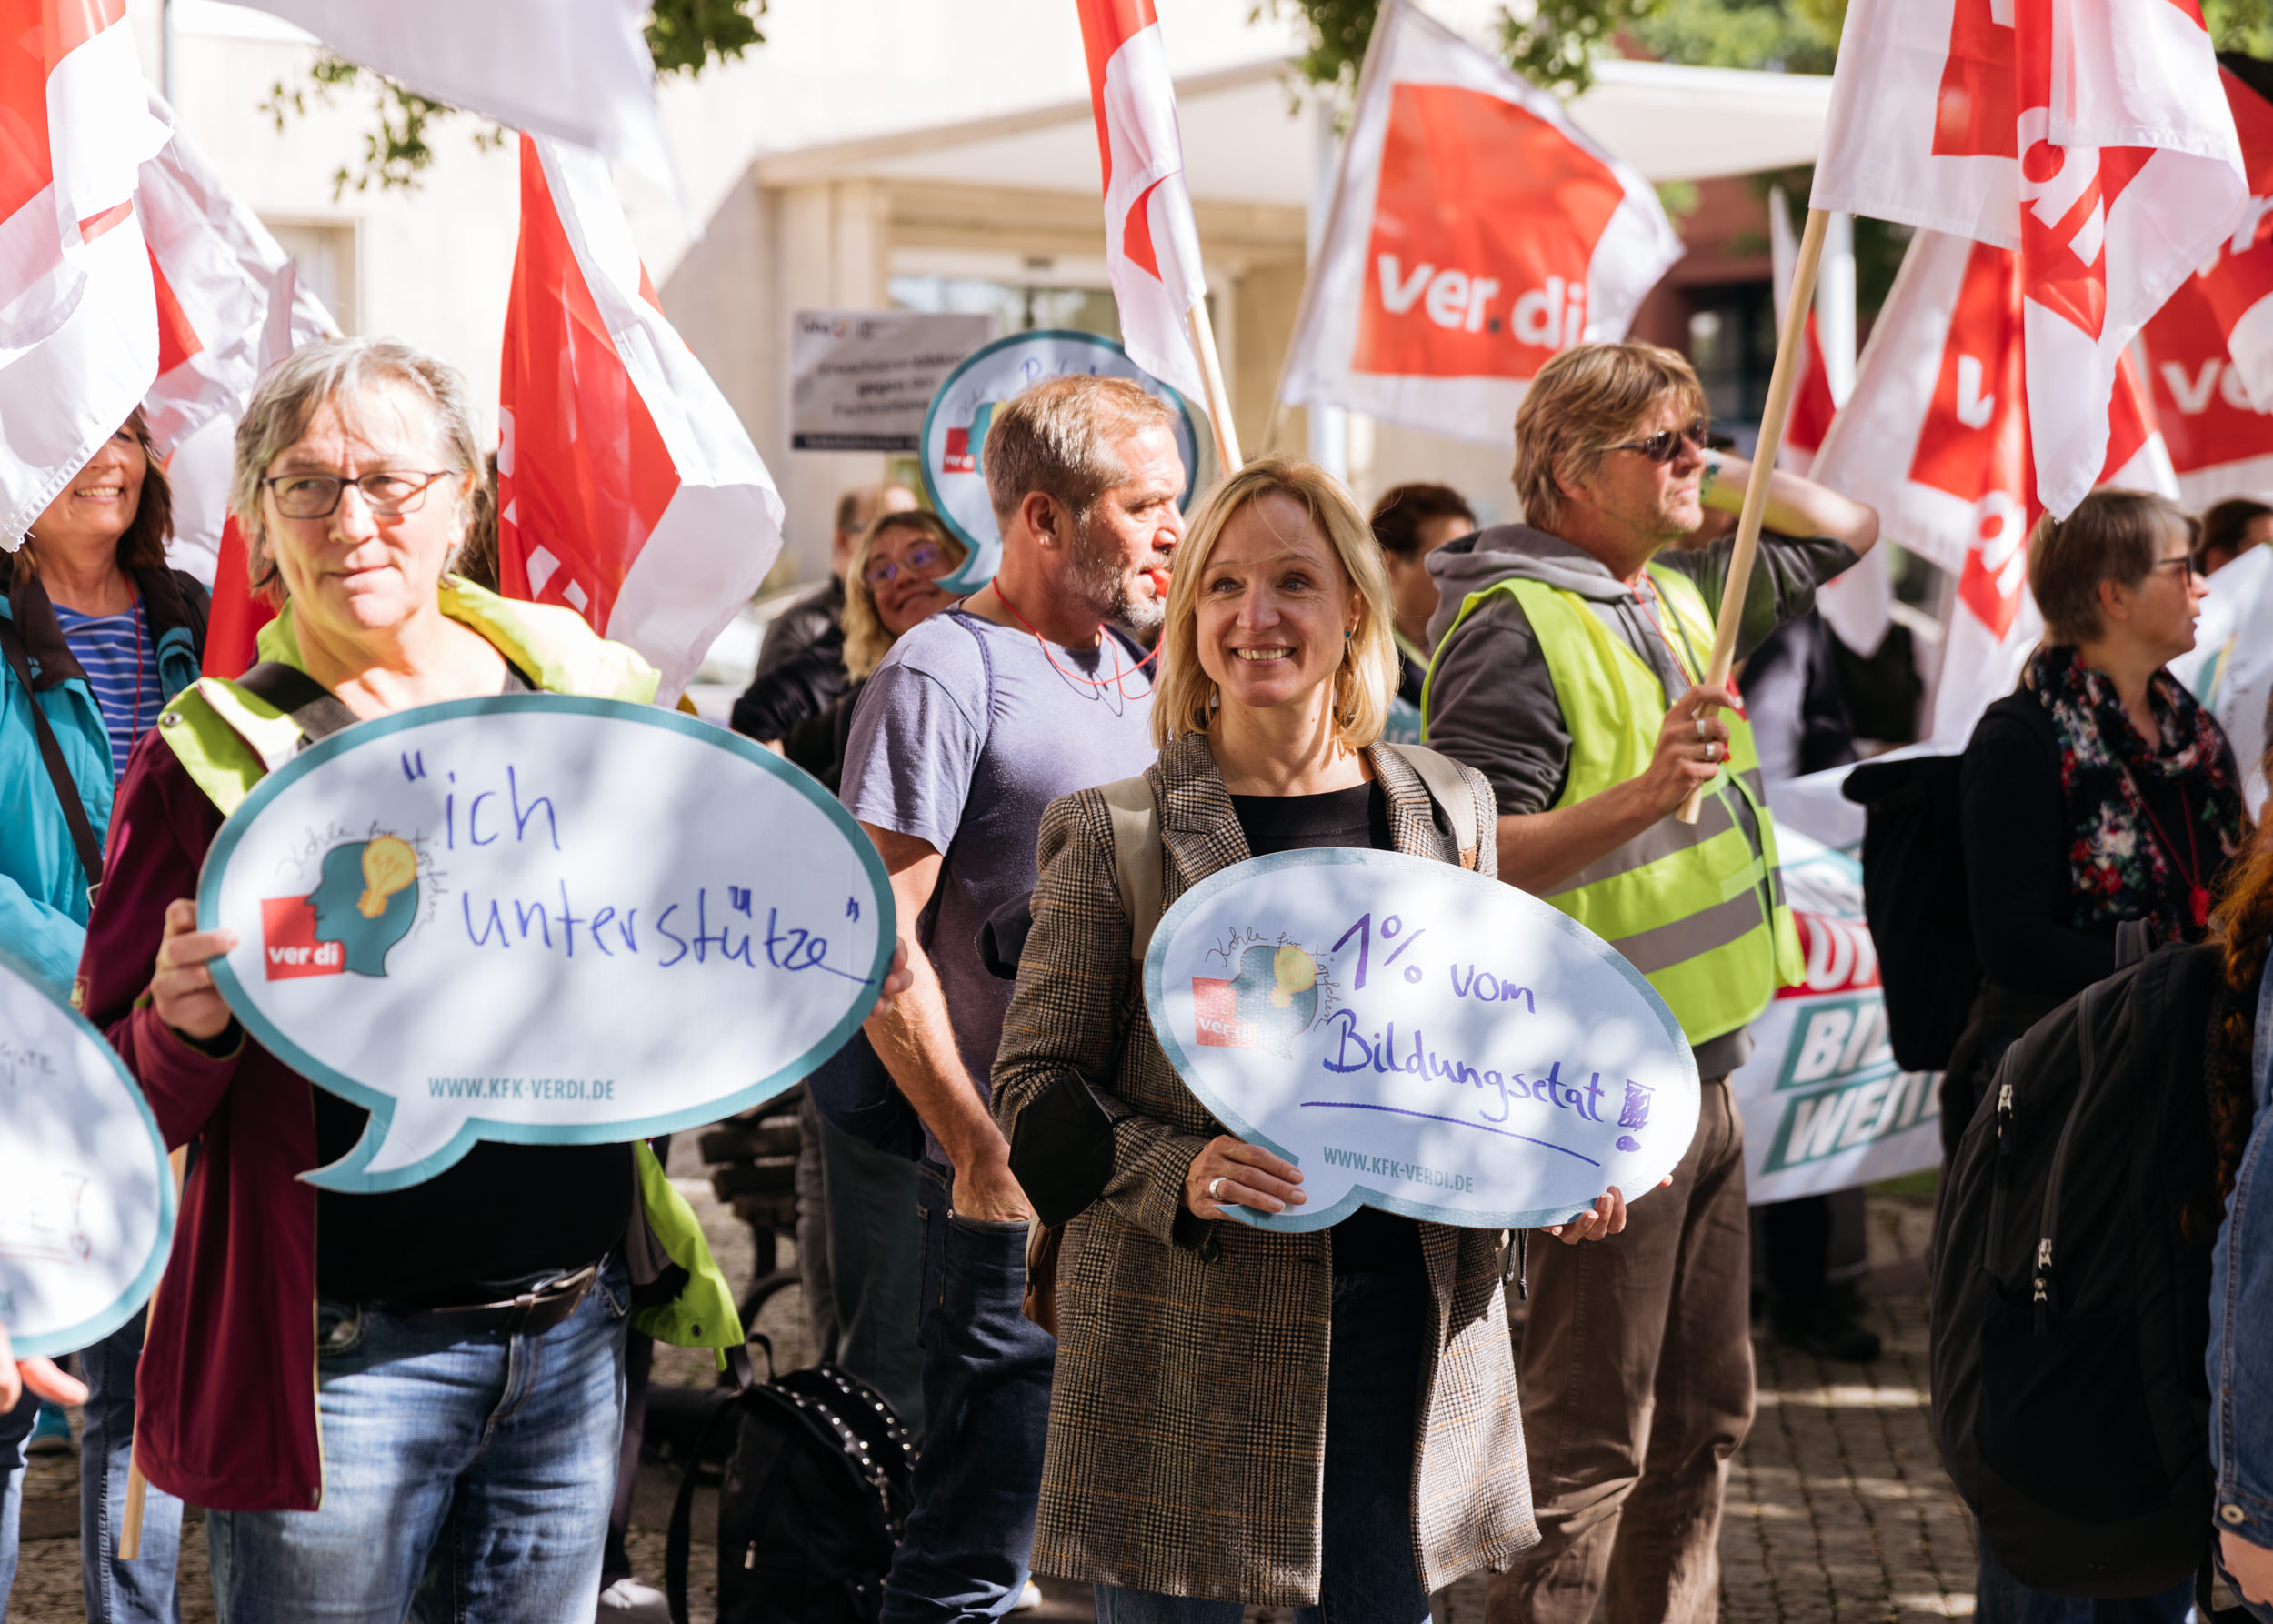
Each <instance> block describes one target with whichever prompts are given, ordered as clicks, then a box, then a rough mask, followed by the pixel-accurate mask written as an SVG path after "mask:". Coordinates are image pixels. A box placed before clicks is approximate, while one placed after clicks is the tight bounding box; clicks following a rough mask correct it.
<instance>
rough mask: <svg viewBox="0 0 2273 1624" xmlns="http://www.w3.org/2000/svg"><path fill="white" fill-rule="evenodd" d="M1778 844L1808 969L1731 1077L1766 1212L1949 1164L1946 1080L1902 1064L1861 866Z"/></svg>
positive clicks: (1816, 845) (1762, 1022) (1788, 833)
mask: <svg viewBox="0 0 2273 1624" xmlns="http://www.w3.org/2000/svg"><path fill="white" fill-rule="evenodd" d="M1819 776H1821V777H1829V776H1830V775H1828V774H1825V775H1819ZM1776 844H1777V853H1778V855H1779V856H1780V857H1781V858H1782V866H1783V875H1784V887H1785V891H1786V893H1787V895H1788V896H1789V897H1790V898H1791V907H1792V919H1793V923H1794V924H1795V925H1797V927H1798V930H1799V945H1800V948H1801V950H1802V951H1803V952H1804V953H1805V954H1806V956H1807V974H1806V976H1805V977H1804V978H1803V979H1801V980H1800V981H1799V982H1798V983H1797V985H1795V986H1791V987H1781V988H1779V989H1777V994H1776V997H1775V998H1774V1000H1773V1001H1772V1002H1770V1003H1769V1005H1768V1007H1767V1011H1766V1012H1765V1013H1763V1014H1762V1015H1761V1016H1760V1018H1758V1019H1757V1020H1755V1021H1754V1022H1753V1023H1752V1041H1753V1050H1752V1058H1751V1059H1749V1060H1747V1062H1746V1063H1745V1064H1744V1065H1742V1066H1740V1067H1738V1068H1737V1069H1736V1070H1735V1071H1734V1072H1732V1073H1730V1074H1729V1078H1728V1088H1729V1091H1730V1094H1731V1096H1732V1097H1733V1098H1734V1099H1735V1100H1736V1104H1737V1110H1738V1111H1739V1112H1740V1113H1741V1114H1742V1115H1743V1117H1744V1120H1745V1124H1746V1132H1745V1159H1746V1173H1745V1177H1746V1183H1747V1190H1748V1191H1749V1196H1750V1199H1751V1201H1752V1204H1753V1205H1754V1206H1756V1207H1757V1206H1764V1205H1766V1204H1767V1203H1769V1202H1772V1201H1788V1200H1791V1199H1792V1198H1795V1197H1797V1196H1813V1195H1821V1194H1826V1193H1828V1192H1829V1191H1831V1190H1837V1189H1849V1188H1853V1187H1854V1186H1856V1185H1858V1184H1868V1183H1871V1182H1872V1181H1874V1180H1877V1179H1880V1178H1895V1177H1897V1176H1898V1175H1900V1174H1903V1173H1915V1172H1918V1171H1920V1170H1922V1169H1924V1168H1933V1167H1938V1166H1939V1165H1940V1163H1941V1127H1940V1097H1939V1088H1940V1084H1941V1074H1940V1073H1938V1072H1930V1073H1929V1072H1918V1071H1904V1070H1902V1069H1900V1068H1898V1067H1897V1066H1896V1065H1895V1063H1894V1049H1893V1046H1892V1043H1891V1042H1890V1040H1889V1038H1888V1037H1887V1007H1886V997H1885V995H1884V994H1883V993H1882V992H1881V991H1880V990H1879V985H1878V955H1877V949H1876V948H1875V947H1873V946H1872V944H1871V939H1870V927H1869V925H1868V924H1867V923H1866V922H1865V920H1864V917H1863V870H1862V865H1861V864H1860V863H1858V862H1857V861H1856V860H1855V858H1854V857H1852V856H1850V855H1849V854H1847V853H1846V852H1842V851H1836V850H1834V849H1832V848H1831V847H1827V846H1826V845H1824V844H1822V843H1821V842H1820V841H1817V840H1813V839H1810V838H1808V837H1807V836H1806V835H1804V834H1802V833H1800V832H1799V831H1798V830H1797V829H1795V828H1792V827H1787V825H1785V824H1783V823H1781V822H1779V823H1778V824H1777V829H1776Z"/></svg>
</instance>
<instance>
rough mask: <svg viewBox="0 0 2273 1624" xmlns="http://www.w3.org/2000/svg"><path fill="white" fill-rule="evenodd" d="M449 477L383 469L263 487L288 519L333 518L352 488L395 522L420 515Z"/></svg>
mask: <svg viewBox="0 0 2273 1624" xmlns="http://www.w3.org/2000/svg"><path fill="white" fill-rule="evenodd" d="M448 476H449V470H448V469H444V470H442V471H441V472H439V473H435V474H424V473H415V472H412V471H409V470H406V469H402V468H380V469H377V470H375V472H372V473H369V474H365V475H364V476H362V477H361V478H360V479H342V478H341V477H340V476H338V475H336V474H278V475H275V476H274V477H272V478H268V479H264V480H262V481H261V484H263V485H264V486H267V487H268V493H269V495H271V496H275V498H276V511H277V512H278V513H281V514H283V515H284V516H285V517H286V518H288V519H327V518H329V517H331V516H332V515H333V514H334V513H335V512H336V511H337V510H338V507H339V498H340V494H341V493H342V492H343V491H345V489H346V488H347V486H351V485H352V486H355V488H356V489H357V490H359V491H361V492H362V493H363V500H364V503H365V506H368V507H369V508H370V509H371V511H372V512H373V513H375V514H376V515H378V516H379V517H381V518H386V519H391V518H394V517H395V516H397V515H398V514H405V513H416V512H417V511H418V506H419V504H420V503H422V502H424V501H425V500H426V487H427V486H430V485H432V484H433V483H434V482H435V481H436V480H437V479H444V478H447V477H448Z"/></svg>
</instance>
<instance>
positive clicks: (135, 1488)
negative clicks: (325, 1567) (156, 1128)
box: [118, 1146, 189, 1562]
mask: <svg viewBox="0 0 2273 1624" xmlns="http://www.w3.org/2000/svg"><path fill="white" fill-rule="evenodd" d="M166 1160H167V1162H168V1163H170V1164H171V1165H172V1168H173V1172H174V1195H175V1199H176V1200H179V1199H180V1198H181V1190H182V1176H183V1174H184V1173H185V1172H186V1171H187V1170H188V1168H189V1149H188V1147H186V1146H185V1147H183V1148H181V1149H178V1150H175V1151H174V1152H172V1153H171V1154H170V1155H168V1156H167V1158H166ZM160 1278H161V1279H163V1278H164V1277H163V1276H161V1277H160ZM157 1304H158V1288H157V1287H155V1286H153V1287H151V1288H150V1300H149V1301H148V1302H146V1303H145V1304H143V1306H142V1308H143V1313H144V1315H145V1319H144V1320H143V1325H144V1328H145V1329H144V1339H145V1341H146V1340H147V1339H148V1336H149V1333H148V1326H149V1320H148V1318H146V1316H147V1315H148V1313H149V1311H150V1310H151V1309H152V1308H155V1307H157ZM141 1426H142V1409H141V1407H140V1406H138V1405H137V1406H136V1407H135V1429H136V1430H139V1429H141ZM149 1492H150V1480H149V1479H147V1478H145V1477H144V1476H143V1475H142V1467H141V1465H140V1463H138V1462H137V1461H136V1460H135V1442H134V1440H133V1439H127V1440H126V1509H125V1512H124V1514H122V1516H121V1517H120V1519H119V1524H118V1559H119V1560H120V1561H122V1562H132V1561H135V1560H138V1559H140V1558H141V1556H142V1503H143V1500H144V1499H145V1498H146V1497H147V1496H148V1494H149Z"/></svg>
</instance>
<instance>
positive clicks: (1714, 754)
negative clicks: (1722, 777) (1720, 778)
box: [1705, 738, 1720, 767]
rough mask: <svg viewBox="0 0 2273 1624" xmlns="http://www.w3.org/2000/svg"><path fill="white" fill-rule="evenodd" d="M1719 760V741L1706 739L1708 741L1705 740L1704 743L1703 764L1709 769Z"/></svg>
mask: <svg viewBox="0 0 2273 1624" xmlns="http://www.w3.org/2000/svg"><path fill="white" fill-rule="evenodd" d="M1719 759H1720V740H1718V739H1717V738H1708V739H1707V740H1706V741H1705V764H1706V765H1707V767H1710V766H1711V765H1713V764H1714V763H1715V762H1717V761H1718V760H1719Z"/></svg>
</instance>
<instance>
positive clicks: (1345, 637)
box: [1342, 626, 1357, 643]
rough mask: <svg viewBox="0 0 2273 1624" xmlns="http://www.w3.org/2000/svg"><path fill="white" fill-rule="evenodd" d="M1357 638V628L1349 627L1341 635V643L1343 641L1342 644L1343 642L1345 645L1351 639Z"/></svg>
mask: <svg viewBox="0 0 2273 1624" xmlns="http://www.w3.org/2000/svg"><path fill="white" fill-rule="evenodd" d="M1354 637H1357V627H1354V626H1353V627H1350V628H1349V629H1348V630H1347V631H1346V632H1344V633H1343V634H1342V641H1343V642H1345V643H1347V642H1349V641H1350V640H1351V639H1352V638H1354Z"/></svg>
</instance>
